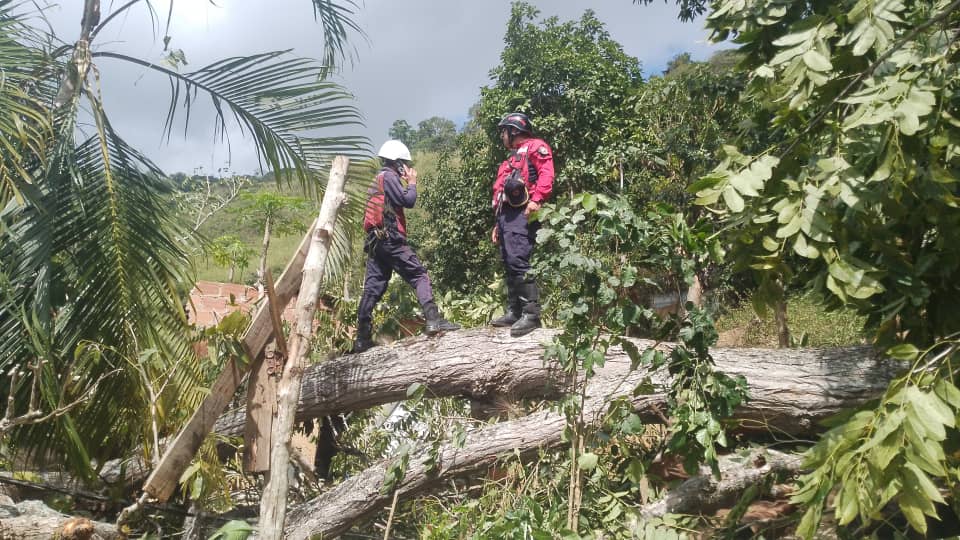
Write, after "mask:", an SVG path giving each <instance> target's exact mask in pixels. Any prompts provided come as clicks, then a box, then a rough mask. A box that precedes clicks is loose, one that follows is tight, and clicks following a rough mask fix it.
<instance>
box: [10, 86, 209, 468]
mask: <svg viewBox="0 0 960 540" xmlns="http://www.w3.org/2000/svg"><path fill="white" fill-rule="evenodd" d="M98 105H99V104H97V103H94V110H95V113H96V114H98V115H101V118H100V122H99V126H100V129H99V130H98V134H97V135H96V136H94V137H93V138H91V139H89V140H87V141H85V142H83V143H81V144H80V145H78V146H77V147H76V148H75V149H74V150H73V152H71V153H69V155H64V156H61V157H62V158H65V159H64V160H63V161H61V162H60V166H59V167H52V168H51V170H50V173H49V174H48V175H47V176H46V177H44V178H43V180H42V182H40V183H39V184H40V185H41V186H42V188H43V194H44V197H43V200H42V201H41V204H40V205H39V207H34V206H31V205H8V208H7V211H6V212H4V213H3V214H0V218H2V219H3V221H4V222H5V223H6V224H7V228H6V231H5V232H6V234H4V235H3V237H2V238H0V246H2V248H0V251H2V252H3V253H2V255H3V261H2V262H0V274H2V275H3V276H4V279H3V280H2V281H0V285H2V284H4V282H6V283H7V286H6V287H5V290H6V291H7V293H8V294H7V295H6V298H7V301H6V305H7V306H11V307H14V308H17V309H19V311H20V312H21V313H22V315H21V316H20V317H10V318H9V319H7V318H4V320H2V321H0V369H3V368H4V367H7V366H6V365H7V364H9V365H11V366H14V365H20V366H22V365H25V364H26V363H27V362H36V361H37V360H43V361H45V362H46V364H45V365H46V366H48V372H47V377H45V380H44V388H45V389H46V390H45V392H44V398H45V401H46V404H47V406H54V405H55V403H56V402H57V400H58V399H60V396H61V395H62V392H63V391H64V390H63V388H64V386H65V385H64V384H63V377H64V375H65V374H66V372H69V371H71V370H78V369H79V370H83V371H84V373H85V378H86V379H90V378H95V377H98V376H99V375H101V374H103V373H105V372H107V371H110V370H113V369H115V368H117V367H122V366H123V364H124V363H125V362H129V361H130V359H131V358H133V359H136V358H139V357H140V354H141V352H142V351H143V350H145V349H148V348H152V349H155V350H156V351H157V353H158V355H159V356H160V357H161V358H162V359H163V362H166V363H167V364H170V365H173V364H179V365H180V366H182V367H183V369H180V368H177V369H176V370H174V371H171V373H173V374H174V376H173V378H172V380H171V383H170V384H169V388H170V389H171V392H170V394H169V396H176V395H178V394H179V393H180V392H179V390H182V389H183V388H186V387H190V386H191V385H192V386H196V384H197V383H198V381H197V379H196V378H197V376H198V371H197V369H195V368H196V363H197V362H196V358H195V355H194V354H193V351H192V348H191V346H190V341H189V339H185V336H187V335H189V329H188V326H187V323H186V318H185V316H184V313H183V309H182V304H181V302H180V299H179V298H178V297H177V292H176V289H177V284H178V283H181V282H185V281H186V280H187V276H186V275H185V269H186V268H187V267H188V262H189V261H188V257H187V255H186V253H185V251H184V249H183V246H181V245H180V244H179V243H178V242H177V239H178V238H184V237H187V236H188V235H187V234H186V231H184V230H183V227H182V226H181V225H180V224H179V223H178V222H177V220H176V219H175V215H174V209H173V207H172V206H171V205H169V204H168V202H167V199H166V198H165V197H164V194H168V193H169V192H170V190H171V187H172V186H170V185H168V184H166V183H165V180H164V179H163V177H162V175H161V174H160V173H159V170H158V169H157V168H156V166H154V165H153V164H152V163H150V161H149V160H147V159H146V158H145V157H143V156H142V155H140V154H139V153H137V152H136V151H135V150H133V149H132V148H130V147H129V146H128V145H127V144H126V143H125V142H124V141H123V140H122V139H121V138H120V137H119V136H117V134H116V133H114V132H113V130H112V128H111V127H110V125H109V123H108V122H107V121H106V118H105V116H102V110H101V109H99V106H98ZM38 208H43V209H44V210H40V209H38ZM18 272H26V273H24V274H20V273H18ZM28 282H32V285H33V289H31V287H29V286H28V285H27V283H28ZM37 289H39V290H42V291H45V293H42V295H41V293H38V292H35V290H37ZM14 313H15V312H14ZM36 314H42V315H43V314H46V316H47V317H49V318H50V319H51V324H46V325H45V324H44V323H43V322H42V320H41V319H42V316H37V315H36ZM31 320H36V321H37V323H36V325H31V324H30V321H31ZM35 327H41V328H42V327H46V330H43V331H40V332H36V331H35V330H36V328H35ZM32 334H38V335H49V336H52V337H51V339H49V340H47V341H46V342H43V343H42V344H43V346H42V347H38V346H31V343H35V342H36V341H37V340H33V339H30V337H31V335H32ZM89 343H93V344H96V345H97V347H98V350H99V351H101V354H98V355H95V356H91V357H89V358H87V357H82V355H79V354H78V351H80V350H81V349H83V347H84V346H85V345H86V344H89ZM8 354H9V356H8ZM84 359H86V360H87V361H81V360H84ZM145 399H146V397H145V394H144V392H143V391H142V384H141V381H140V380H139V379H138V376H137V372H136V371H135V370H129V369H128V370H125V371H121V372H120V373H119V374H118V375H117V376H116V377H115V378H114V380H112V381H111V384H110V388H109V390H108V391H105V392H100V393H99V394H98V395H97V396H96V398H95V399H94V400H93V401H91V403H90V404H89V405H88V406H86V407H84V408H82V409H80V410H78V411H77V413H76V414H73V415H66V416H64V417H62V418H59V419H57V421H55V422H53V423H51V424H42V425H37V426H30V427H27V428H24V429H23V432H22V433H20V436H19V437H18V440H20V441H21V444H23V445H24V446H25V447H26V448H28V449H29V450H30V451H31V452H34V453H35V454H36V455H44V456H51V455H52V456H58V457H59V456H62V457H68V458H72V459H73V462H72V464H73V465H74V466H75V467H76V468H77V469H79V470H82V469H83V468H84V466H87V467H88V466H89V462H88V460H86V455H85V452H86V451H87V450H89V452H90V455H92V456H94V457H98V458H103V457H106V456H110V455H113V454H115V453H116V452H118V451H120V450H121V449H127V448H129V447H130V446H131V445H133V444H135V443H136V442H138V441H139V439H140V438H141V437H142V432H141V431H140V430H141V428H142V426H143V425H144V413H145V411H147V410H149V404H148V403H145V402H144V400H145ZM165 399H169V398H165ZM18 401H19V400H18ZM104 418H110V419H111V420H110V422H104V420H103V419H104Z"/></svg>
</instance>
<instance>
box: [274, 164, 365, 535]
mask: <svg viewBox="0 0 960 540" xmlns="http://www.w3.org/2000/svg"><path fill="white" fill-rule="evenodd" d="M349 164H350V162H349V160H348V159H347V158H346V157H344V156H337V157H336V158H335V159H334V160H333V164H332V166H331V168H330V178H329V180H328V181H327V189H326V192H325V193H324V195H323V203H322V204H321V206H320V215H319V217H318V218H317V228H316V230H315V231H314V233H313V239H312V241H311V243H310V249H309V251H308V252H307V260H306V261H305V262H304V265H303V284H302V286H301V288H300V294H299V296H298V297H297V312H296V317H297V320H296V324H295V326H294V328H293V332H291V334H290V343H289V348H290V356H289V358H288V359H287V363H286V365H285V366H284V369H283V376H282V377H281V379H280V391H279V393H278V394H279V404H278V410H277V419H276V421H275V422H274V430H273V436H272V439H273V440H272V446H271V449H270V479H269V480H268V481H267V484H266V486H264V489H263V498H262V499H261V502H260V538H262V539H263V540H280V539H281V538H283V521H284V519H285V517H286V512H287V487H288V480H287V467H288V462H289V460H290V446H289V444H290V437H291V435H292V434H293V425H294V417H295V415H296V412H297V403H298V402H299V401H300V381H301V379H302V378H303V373H304V371H305V370H306V367H307V363H308V359H309V356H310V342H311V338H312V337H313V318H314V315H315V314H316V310H317V302H318V300H319V298H320V284H321V283H322V281H323V269H324V266H325V264H326V260H327V254H328V253H329V251H330V244H331V243H332V239H333V226H334V223H335V222H336V219H337V212H338V211H339V209H340V206H341V205H342V204H343V203H344V201H345V200H346V196H345V195H344V193H343V186H344V183H345V181H346V176H347V167H348V166H349Z"/></svg>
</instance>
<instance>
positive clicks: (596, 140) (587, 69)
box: [477, 2, 641, 193]
mask: <svg viewBox="0 0 960 540" xmlns="http://www.w3.org/2000/svg"><path fill="white" fill-rule="evenodd" d="M538 16H539V12H538V11H537V10H536V9H535V8H533V7H532V6H530V5H529V4H525V3H523V2H516V3H514V4H513V8H512V10H511V13H510V19H509V20H508V22H507V29H506V35H505V37H504V44H505V46H504V50H503V53H502V54H501V55H500V65H499V66H497V67H496V68H494V69H493V71H491V73H490V74H491V77H492V78H493V79H494V80H495V81H496V83H495V85H494V86H493V87H488V88H483V89H481V100H480V108H479V110H478V112H477V115H478V120H479V122H480V125H481V126H482V127H483V129H484V131H485V132H486V134H487V136H488V138H489V139H488V140H489V141H490V142H491V143H492V148H491V150H493V152H491V153H492V154H494V155H495V156H497V157H498V158H499V159H502V156H504V155H505V151H504V150H503V149H502V148H501V146H500V142H499V138H498V137H497V135H496V124H497V122H499V120H500V118H501V117H502V116H503V115H504V114H506V113H508V112H510V111H522V112H525V113H527V114H528V115H529V116H530V118H531V119H532V120H533V124H534V126H535V133H536V134H537V135H539V136H541V137H543V138H544V139H545V140H546V141H547V142H549V143H550V144H551V146H553V148H554V149H555V150H556V152H555V154H554V163H555V165H556V167H557V168H558V170H560V171H561V174H558V178H557V180H556V181H555V189H556V190H557V191H560V192H564V191H569V192H571V193H575V192H578V191H581V190H584V189H586V190H591V191H600V190H603V188H604V187H606V186H609V185H610V178H609V175H608V173H609V169H607V168H606V167H607V165H606V164H604V163H596V160H595V159H594V153H595V151H596V150H597V148H598V147H601V146H604V145H605V144H609V143H610V142H611V139H612V138H615V137H616V135H617V129H618V128H620V127H621V126H622V125H623V123H624V122H625V121H626V118H627V115H626V114H623V112H624V108H623V103H624V101H625V100H626V99H627V98H628V97H629V96H630V95H631V93H632V92H633V91H634V89H635V88H637V86H638V85H639V84H640V82H641V76H640V64H639V62H638V61H637V59H636V58H633V57H630V56H628V55H626V54H625V53H624V52H623V48H622V47H621V46H620V44H618V43H617V42H616V41H614V40H613V39H611V38H610V34H609V33H608V32H607V31H606V30H605V29H604V27H603V24H602V23H601V22H600V21H599V20H598V19H597V18H596V16H595V15H594V13H593V11H591V10H587V11H586V12H585V13H584V14H583V16H582V17H581V18H580V20H579V21H570V22H564V23H561V22H560V21H559V20H558V19H557V18H556V17H550V18H547V19H544V20H542V21H539V22H537V18H538ZM488 155H489V154H488ZM499 159H498V161H499ZM489 165H494V166H492V167H488V168H487V169H486V175H487V176H488V177H489V175H491V174H492V173H493V171H496V167H495V164H492V163H491V164H489ZM487 182H489V183H492V179H488V180H487Z"/></svg>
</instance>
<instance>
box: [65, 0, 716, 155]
mask: <svg viewBox="0 0 960 540" xmlns="http://www.w3.org/2000/svg"><path fill="white" fill-rule="evenodd" d="M215 1H216V6H214V5H211V4H210V2H209V0H175V3H174V17H173V22H172V27H171V29H170V34H171V35H172V37H173V39H172V41H171V43H170V46H171V48H178V49H183V51H184V52H185V53H186V57H187V60H188V62H189V65H188V66H187V67H186V68H184V69H185V70H187V71H189V70H191V69H196V68H198V67H201V66H203V65H206V64H209V63H211V62H213V61H216V60H219V59H221V58H224V57H227V56H236V55H243V54H251V53H258V52H265V51H271V50H278V49H293V50H294V52H295V53H296V54H297V55H299V56H310V57H315V58H318V57H320V55H321V53H322V48H323V40H322V34H321V28H320V25H319V24H318V23H316V22H315V21H314V16H313V8H312V7H311V2H310V0H215ZM166 2H167V0H153V4H154V6H155V7H156V8H157V9H158V11H160V12H161V18H164V17H165V16H166V6H167V4H166ZM124 3H126V2H124V1H121V0H113V2H112V5H111V0H103V11H104V17H105V16H106V15H107V14H108V13H110V12H111V11H112V9H113V8H115V7H116V6H119V5H123V4H124ZM358 3H359V4H360V5H361V9H360V11H359V13H358V15H357V16H356V18H355V20H356V21H357V22H358V24H359V25H360V27H361V28H362V29H363V31H364V32H365V33H366V34H367V39H362V38H360V37H358V36H353V40H352V46H353V49H354V54H353V55H352V56H353V62H352V65H351V64H350V63H348V64H346V65H345V66H343V68H342V70H341V72H340V73H339V74H338V75H337V77H336V80H337V81H338V82H340V83H341V84H343V85H344V86H345V87H346V89H347V90H348V91H350V92H351V93H352V94H353V95H354V96H355V97H356V106H357V107H358V108H359V109H360V111H361V112H362V114H363V116H364V123H365V127H364V128H357V130H358V131H359V134H361V135H365V136H367V137H369V138H370V140H371V143H372V144H373V145H374V146H375V147H376V146H379V144H380V143H382V142H383V140H385V139H386V138H387V132H388V130H389V128H390V126H391V125H392V124H393V122H394V120H397V119H401V118H402V119H404V120H406V121H407V122H409V123H410V124H411V125H413V126H416V125H417V123H418V122H420V121H421V120H424V119H426V118H429V117H431V116H442V117H445V118H450V119H451V120H454V121H456V122H457V123H458V124H460V123H461V122H463V121H464V120H465V118H466V114H467V110H468V109H469V107H470V106H471V105H472V104H473V103H475V102H476V101H477V99H478V97H479V94H480V87H482V86H486V85H490V78H489V72H490V70H491V69H493V68H494V67H495V66H496V65H497V64H498V62H499V58H500V53H501V51H502V49H503V34H504V31H505V27H506V22H507V18H508V17H509V15H510V1H509V0H358ZM530 3H531V4H534V5H536V6H537V7H538V8H539V9H540V12H541V16H542V17H547V16H553V15H556V16H558V17H560V19H561V20H564V21H566V20H574V19H579V18H580V16H581V15H582V14H583V12H584V11H585V10H586V9H593V10H594V11H595V12H596V15H597V18H598V19H599V20H600V21H602V22H603V23H604V24H605V25H606V29H607V31H609V33H610V35H611V36H612V38H613V39H614V40H616V41H617V42H619V43H620V44H621V45H622V46H623V48H624V50H625V52H626V53H627V54H629V55H631V56H634V57H636V58H638V59H639V60H640V62H641V64H642V66H643V73H644V76H645V77H647V76H650V75H657V74H660V73H661V72H662V70H663V69H664V66H665V65H666V63H667V61H668V60H669V59H670V58H672V57H674V56H675V55H676V54H678V53H681V52H689V53H691V55H692V56H693V58H694V59H696V60H701V59H705V58H707V57H708V56H710V54H712V53H713V52H715V51H716V50H718V46H716V45H711V44H710V43H709V42H708V41H707V32H706V31H705V30H704V29H703V24H702V21H697V22H693V23H681V22H680V21H679V20H677V7H676V5H675V4H674V2H672V1H671V2H670V3H669V4H666V3H663V2H655V3H654V4H651V5H649V6H638V5H634V4H633V2H632V0H594V1H588V0H534V1H531V2H530ZM82 6H83V0H60V5H56V6H52V7H51V8H50V9H49V11H48V17H49V19H50V20H51V22H52V24H53V25H54V28H55V30H56V32H57V33H58V35H59V36H60V38H61V39H63V40H66V41H73V40H75V39H76V37H77V35H78V34H79V28H80V23H79V21H80V14H81V12H82ZM97 41H98V43H99V45H97V46H96V48H97V49H98V50H112V51H117V52H123V53H127V54H131V55H135V56H139V57H141V58H144V59H147V60H152V61H157V60H159V59H160V58H161V56H162V53H163V43H162V30H155V26H154V24H153V23H152V22H151V18H150V14H149V12H148V10H147V9H146V8H145V7H144V6H135V7H134V8H133V9H131V10H128V14H127V15H125V16H121V17H118V18H117V19H115V20H114V21H113V22H112V23H111V25H110V26H109V27H107V29H105V30H104V31H103V32H102V33H101V34H100V35H99V36H98V38H97ZM98 67H99V68H100V74H101V80H102V83H101V84H102V91H103V95H104V101H105V105H106V107H107V111H108V114H109V115H110V118H111V121H112V122H113V124H114V127H115V128H116V129H117V130H118V131H119V132H120V134H121V135H122V136H124V137H125V138H126V139H127V140H128V141H129V142H131V143H132V144H134V145H135V146H136V147H138V148H140V149H141V150H143V151H144V152H145V153H146V154H147V155H148V156H149V157H151V158H152V159H153V160H154V161H155V162H156V163H157V164H158V165H160V166H161V167H162V168H163V169H164V170H166V171H167V172H176V171H184V172H193V171H195V170H197V169H198V168H199V167H203V170H204V171H205V172H210V171H214V172H215V171H216V170H217V169H218V168H221V167H224V166H226V165H228V164H229V167H230V169H231V170H233V171H235V172H242V173H252V172H257V171H258V169H259V167H258V164H257V159H256V157H255V155H253V154H252V147H250V146H248V145H246V144H244V143H243V141H242V140H239V137H238V136H236V134H235V135H234V137H233V138H232V139H231V150H230V152H229V155H228V151H227V149H226V147H225V146H224V145H217V144H214V143H215V141H214V135H213V130H212V127H211V125H212V124H211V123H210V122H203V121H202V120H203V117H202V116H200V117H197V118H195V120H199V121H193V120H192V126H193V127H192V129H191V130H190V131H189V132H188V133H187V134H186V135H184V133H183V130H182V129H181V130H179V131H178V132H175V133H174V135H173V136H172V137H171V139H170V142H169V143H166V142H165V141H162V140H161V137H160V135H161V127H162V125H163V120H164V117H165V115H166V111H167V105H168V103H169V85H168V83H167V80H166V78H164V77H162V76H159V75H156V74H154V73H153V72H150V71H149V70H146V69H139V68H135V67H132V66H129V65H125V64H123V63H120V62H117V61H114V60H110V59H102V60H100V62H99V63H98ZM206 102H207V101H204V102H203V103H206Z"/></svg>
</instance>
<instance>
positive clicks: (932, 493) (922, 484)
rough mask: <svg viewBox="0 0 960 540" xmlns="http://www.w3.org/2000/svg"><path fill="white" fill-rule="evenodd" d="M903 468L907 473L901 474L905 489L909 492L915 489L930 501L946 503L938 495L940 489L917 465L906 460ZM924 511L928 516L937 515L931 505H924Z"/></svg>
mask: <svg viewBox="0 0 960 540" xmlns="http://www.w3.org/2000/svg"><path fill="white" fill-rule="evenodd" d="M904 469H905V470H906V471H907V472H908V473H909V474H905V475H904V476H903V480H904V483H903V484H904V488H905V489H906V490H908V491H911V492H912V491H916V493H917V494H918V495H919V496H921V497H924V498H926V499H928V500H930V501H933V502H936V503H940V504H946V501H945V500H943V496H942V495H940V490H939V489H937V486H936V485H934V483H933V482H931V481H930V478H929V477H927V475H926V473H924V472H923V471H921V470H920V468H919V467H917V466H916V465H915V464H913V463H910V462H909V461H908V462H907V463H905V464H904ZM931 512H932V513H931ZM924 513H926V514H927V515H929V516H930V517H934V518H935V517H937V513H936V509H935V508H933V505H929V506H924Z"/></svg>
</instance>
